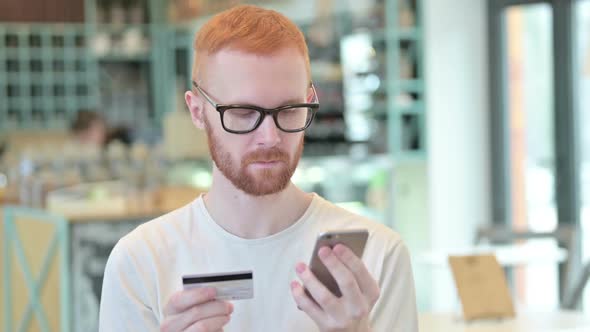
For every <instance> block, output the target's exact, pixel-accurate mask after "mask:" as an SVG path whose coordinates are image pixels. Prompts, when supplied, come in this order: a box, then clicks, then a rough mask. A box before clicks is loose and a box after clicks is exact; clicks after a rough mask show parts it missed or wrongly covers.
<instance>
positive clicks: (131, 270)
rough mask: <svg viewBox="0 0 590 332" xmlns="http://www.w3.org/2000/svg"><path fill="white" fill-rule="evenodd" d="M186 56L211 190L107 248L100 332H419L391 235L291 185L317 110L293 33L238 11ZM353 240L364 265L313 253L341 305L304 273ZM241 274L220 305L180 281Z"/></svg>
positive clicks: (271, 19)
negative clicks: (244, 281)
mask: <svg viewBox="0 0 590 332" xmlns="http://www.w3.org/2000/svg"><path fill="white" fill-rule="evenodd" d="M194 48H195V58H194V62H193V74H192V77H193V85H194V89H193V90H191V91H187V92H186V93H185V101H186V104H187V106H188V108H189V111H190V113H191V116H192V121H193V123H194V125H195V126H196V127H197V128H198V129H200V130H204V131H205V132H206V134H207V137H208V144H209V150H210V154H211V157H212V159H213V161H214V165H213V181H212V185H211V187H210V190H209V192H207V193H206V194H204V195H201V196H199V197H198V198H196V199H195V200H194V201H193V202H192V203H189V204H188V205H186V206H184V207H181V208H179V209H177V210H175V211H173V212H171V213H169V214H166V215H164V216H162V217H160V218H157V219H155V220H152V221H150V222H147V223H145V224H142V225H141V226H139V227H138V228H136V229H135V230H134V231H132V232H131V233H129V234H128V235H126V236H125V237H123V238H122V239H121V240H120V241H119V242H118V243H117V245H116V246H115V248H114V249H113V251H112V252H111V255H110V256H109V260H108V262H107V266H106V269H105V275H104V283H103V289H102V296H101V304H100V319H99V330H100V331H104V332H106V331H155V330H161V331H167V332H173V331H222V330H223V331H241V332H243V331H251V332H264V331H282V332H289V331H293V332H301V331H306V332H308V331H326V332H328V331H342V332H344V331H347V332H367V331H377V332H381V331H384V332H385V331H387V332H389V331H403V332H415V331H417V330H418V327H417V310H416V299H415V291H414V281H413V276H412V269H411V263H410V257H409V253H408V250H407V248H406V246H405V244H404V243H403V241H402V239H401V238H400V236H399V234H397V233H395V232H394V231H393V230H391V229H390V228H388V227H386V226H384V225H381V224H378V223H375V222H373V221H370V220H367V219H366V218H364V217H361V216H358V215H355V214H353V213H351V212H349V211H347V210H344V209H342V208H340V207H337V206H336V205H334V204H332V203H330V202H328V201H326V200H324V199H323V198H321V197H320V196H319V195H317V194H315V193H306V192H303V191H302V190H301V189H299V188H298V187H296V186H295V185H294V184H293V183H292V182H291V177H292V175H293V173H294V171H295V169H296V167H297V164H298V162H299V159H300V157H301V154H302V151H303V140H304V131H305V129H306V128H307V127H308V126H309V125H310V123H311V121H312V120H313V115H314V114H315V111H316V110H317V108H318V107H319V100H318V98H317V95H316V91H315V89H314V87H313V84H312V83H311V72H310V63H309V55H308V50H307V45H306V43H305V39H304V36H303V34H302V33H301V31H300V30H299V28H298V27H297V26H296V25H295V24H294V23H293V22H292V21H290V20H289V19H288V18H286V17H285V16H284V15H282V14H279V13H277V12H275V11H271V10H266V9H262V8H258V7H255V6H238V7H234V8H232V9H230V10H227V11H224V12H222V13H220V14H218V15H216V16H214V17H213V18H212V19H210V20H209V21H208V22H207V23H206V24H205V25H204V26H203V27H202V28H201V30H200V31H199V32H198V34H197V36H196V39H195V44H194ZM186 144H191V142H186ZM350 229H367V230H368V231H369V239H368V242H367V245H366V247H365V251H364V254H363V256H362V259H361V258H359V257H357V256H355V255H354V253H353V252H352V251H351V250H350V249H349V248H347V247H346V246H343V245H336V246H335V247H334V248H328V247H323V248H321V250H320V251H319V257H320V259H321V261H322V262H323V263H324V264H325V265H326V267H327V268H328V270H329V271H330V273H331V274H332V276H333V277H334V279H335V280H336V281H337V283H338V285H339V286H340V289H341V291H342V296H340V297H337V296H336V295H334V294H333V293H331V292H330V291H329V290H328V289H327V288H326V287H325V286H324V285H323V284H322V283H321V282H320V281H319V280H318V279H317V278H316V276H315V275H314V274H313V273H312V272H311V271H310V269H309V267H308V266H307V264H305V263H303V262H307V261H309V259H310V256H311V253H312V249H313V247H314V244H315V240H316V237H317V235H318V234H319V233H321V232H322V231H325V230H350ZM244 270H252V271H253V276H254V277H253V283H254V298H253V299H247V300H241V301H235V302H233V303H231V302H228V301H223V300H219V299H216V294H215V289H214V288H195V289H190V290H183V289H182V282H181V277H182V276H183V275H188V274H201V273H215V272H228V271H244ZM297 279H298V280H297ZM305 290H307V291H308V292H306V291H305Z"/></svg>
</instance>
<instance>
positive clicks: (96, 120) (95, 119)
mask: <svg viewBox="0 0 590 332" xmlns="http://www.w3.org/2000/svg"><path fill="white" fill-rule="evenodd" d="M70 130H71V132H72V135H73V136H74V139H75V140H76V142H77V143H80V144H82V145H93V146H100V147H102V146H103V145H104V144H105V143H106V141H107V135H108V129H107V123H106V120H105V119H104V117H103V116H102V115H100V114H98V113H97V112H94V111H86V110H84V111H79V112H78V113H77V114H76V118H75V119H74V121H73V122H72V124H71V126H70Z"/></svg>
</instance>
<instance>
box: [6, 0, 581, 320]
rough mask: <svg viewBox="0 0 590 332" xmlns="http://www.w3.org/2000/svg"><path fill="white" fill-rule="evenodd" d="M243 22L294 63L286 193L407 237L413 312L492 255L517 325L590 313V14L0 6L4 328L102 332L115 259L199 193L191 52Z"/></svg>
mask: <svg viewBox="0 0 590 332" xmlns="http://www.w3.org/2000/svg"><path fill="white" fill-rule="evenodd" d="M241 3H252V4H257V5H260V6H263V7H266V8H271V9H275V10H278V11H280V12H282V13H284V14H286V15H287V16H288V17H290V18H291V19H292V20H294V21H295V22H296V23H297V24H298V25H299V26H300V27H301V29H302V30H303V32H304V34H305V36H306V39H307V42H308V46H309V51H310V57H311V66H312V75H313V81H314V83H315V86H316V88H317V91H318V94H319V98H320V101H321V109H320V111H319V112H318V114H317V116H316V119H315V120H314V123H313V124H312V126H311V127H310V128H309V129H308V130H307V132H306V144H305V151H304V156H303V158H302V160H301V163H300V166H299V169H298V170H297V172H296V173H295V176H294V182H295V183H296V184H298V185H299V186H301V187H302V188H303V189H304V190H306V191H314V192H317V193H318V194H320V195H323V196H324V197H325V198H327V199H329V200H331V201H333V202H336V203H338V204H340V205H342V206H344V207H346V208H348V209H351V210H353V211H355V212H358V213H360V214H363V215H367V216H369V217H371V218H373V219H374V220H376V221H378V222H381V223H384V224H386V225H388V226H390V227H392V228H393V229H395V230H396V231H398V232H399V233H401V235H402V237H403V238H404V239H405V241H406V242H407V244H408V246H409V249H410V251H411V254H412V259H413V264H414V274H415V280H416V286H417V297H418V306H419V310H420V312H456V311H460V308H461V305H460V302H459V299H458V296H457V291H456V288H455V286H454V283H453V279H452V275H451V272H450V270H449V268H448V265H447V264H446V257H447V256H448V255H450V254H470V253H479V252H482V251H485V252H488V251H492V252H494V253H495V254H496V256H497V257H498V261H499V263H500V264H501V265H502V266H503V267H504V268H505V271H506V275H507V278H508V282H509V285H510V290H511V293H512V296H513V300H514V302H515V305H516V308H517V311H519V310H523V311H541V312H557V311H559V310H575V311H578V312H579V313H581V314H584V313H586V314H590V291H588V290H587V289H586V288H585V287H584V286H585V283H586V281H587V279H588V277H589V276H590V265H588V263H589V262H590V93H589V92H590V0H559V1H551V0H532V1H531V0H368V1H362V2H361V1H352V0H284V1H272V0H260V1H239V0H215V1H213V0H211V1H207V0H167V1H166V0H84V1H81V0H54V1H52V2H51V3H50V2H49V1H39V0H20V1H12V0H0V211H2V210H3V213H4V214H3V216H2V219H3V220H4V222H3V223H2V224H0V234H1V235H2V243H3V245H2V255H1V259H2V264H0V268H1V269H2V270H0V271H1V272H0V274H1V275H2V276H3V286H2V287H3V288H2V295H3V301H2V304H1V306H0V308H2V310H0V321H2V322H3V324H6V325H0V326H2V328H0V329H3V330H7V331H12V330H13V329H14V330H16V329H17V327H21V328H23V329H24V330H27V329H28V330H31V331H37V330H44V329H46V328H47V329H49V330H57V329H58V328H62V329H64V330H68V329H70V330H74V331H94V330H96V329H97V319H98V306H99V302H100V290H101V285H102V273H103V270H104V265H105V263H106V259H107V258H108V254H109V253H110V250H111V249H112V247H113V246H114V244H115V243H116V242H117V240H118V239H119V238H120V237H121V236H123V235H124V234H126V233H127V232H129V231H130V230H132V229H133V228H134V227H136V226H137V225H138V224H140V223H142V222H145V221H147V220H150V219H152V218H153V217H155V216H158V215H161V214H163V213H165V212H167V211H170V210H171V209H174V208H176V207H179V206H181V205H183V204H186V203H187V202H189V201H191V200H192V199H193V198H194V197H195V196H196V195H198V194H199V193H201V192H204V191H206V190H207V187H208V186H209V185H210V182H211V174H210V168H211V161H210V160H209V158H208V149H207V145H206V141H205V137H204V135H203V134H202V133H200V132H198V130H196V129H195V128H194V127H193V125H192V123H191V121H190V117H189V114H188V112H187V110H186V106H185V104H184V101H183V93H184V92H185V91H186V90H188V89H190V87H191V84H190V80H191V77H190V73H191V65H192V56H193V49H192V42H193V37H194V35H195V32H196V31H198V29H199V27H200V26H201V25H202V24H203V23H204V22H205V21H206V20H207V19H208V18H209V17H211V16H212V15H213V14H215V13H217V12H219V11H221V10H224V9H227V8H230V7H232V6H234V5H236V4H241ZM19 294H20V295H19ZM385 295H386V294H385Z"/></svg>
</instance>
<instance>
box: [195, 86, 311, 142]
mask: <svg viewBox="0 0 590 332" xmlns="http://www.w3.org/2000/svg"><path fill="white" fill-rule="evenodd" d="M193 86H194V87H195V88H196V89H197V90H198V91H199V93H200V94H201V95H203V97H205V99H206V100H207V101H208V102H209V104H211V106H213V107H214V108H215V110H217V112H219V116H220V117H221V125H222V127H223V129H224V130H225V131H227V132H230V133H233V134H247V133H250V132H253V131H254V130H256V129H257V128H258V127H259V126H260V124H261V123H262V121H263V120H264V118H265V117H266V116H267V115H271V116H272V118H273V120H274V122H275V125H276V126H277V128H279V129H280V130H282V131H284V132H287V133H296V132H300V131H303V130H305V129H307V127H309V125H310V124H311V121H312V120H313V118H314V116H315V113H316V111H317V110H318V109H319V107H320V104H319V100H318V95H317V93H316V91H315V87H314V86H313V83H310V86H311V89H312V91H313V94H314V100H315V102H313V103H298V104H291V105H284V106H280V107H277V108H271V109H268V108H262V107H258V106H254V105H240V104H230V105H224V104H219V103H216V102H214V101H213V99H211V97H210V96H209V95H208V94H207V93H206V92H205V91H203V89H201V87H200V86H199V85H198V84H197V83H196V82H195V81H193Z"/></svg>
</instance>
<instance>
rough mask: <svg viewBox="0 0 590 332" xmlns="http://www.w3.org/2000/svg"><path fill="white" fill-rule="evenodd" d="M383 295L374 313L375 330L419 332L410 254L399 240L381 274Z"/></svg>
mask: <svg viewBox="0 0 590 332" xmlns="http://www.w3.org/2000/svg"><path fill="white" fill-rule="evenodd" d="M379 285H380V286H381V296H380V297H379V300H378V301H377V303H376V304H375V307H374V308H373V311H372V312H371V322H372V330H373V331H375V332H379V331H391V332H398V331H399V332H417V331H418V314H417V309H416V292H415V288H414V277H413V274H412V264H411V262H410V254H409V252H408V249H407V247H406V245H405V244H404V243H403V242H401V241H400V242H398V243H397V244H396V245H395V246H394V247H393V248H392V249H391V250H389V252H387V253H386V254H385V255H384V261H383V269H382V270H381V275H380V276H379Z"/></svg>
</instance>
